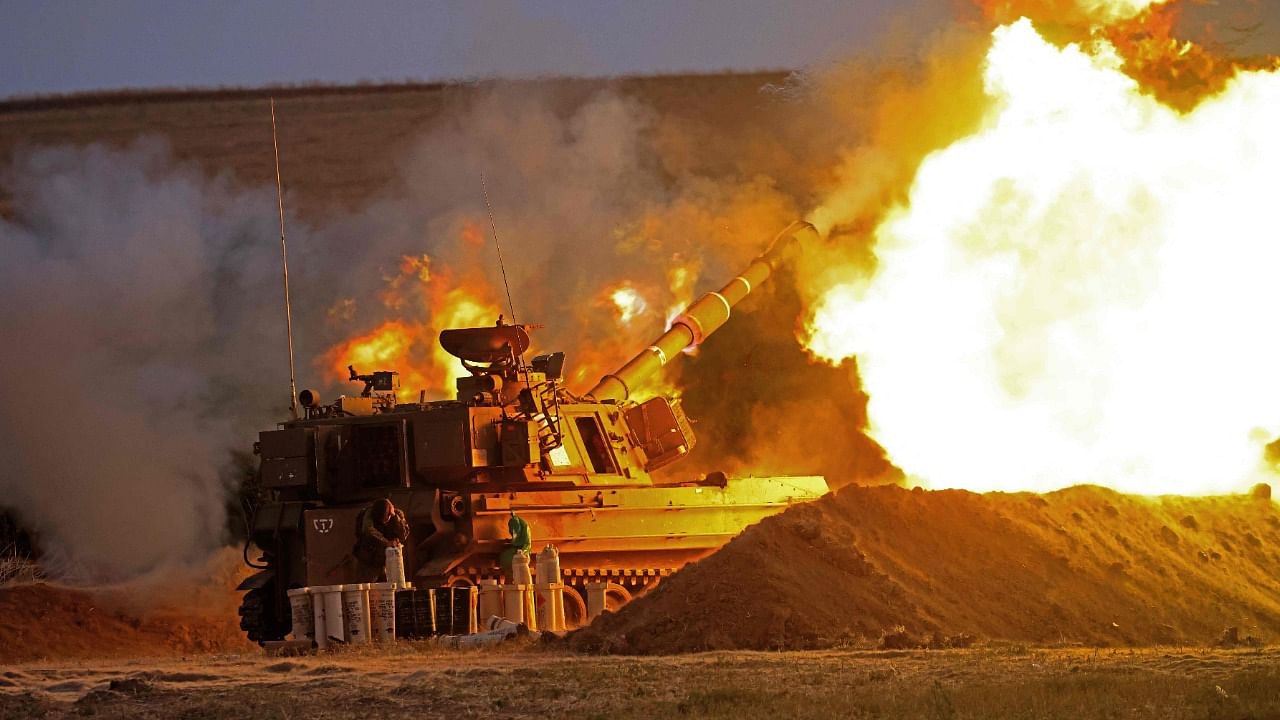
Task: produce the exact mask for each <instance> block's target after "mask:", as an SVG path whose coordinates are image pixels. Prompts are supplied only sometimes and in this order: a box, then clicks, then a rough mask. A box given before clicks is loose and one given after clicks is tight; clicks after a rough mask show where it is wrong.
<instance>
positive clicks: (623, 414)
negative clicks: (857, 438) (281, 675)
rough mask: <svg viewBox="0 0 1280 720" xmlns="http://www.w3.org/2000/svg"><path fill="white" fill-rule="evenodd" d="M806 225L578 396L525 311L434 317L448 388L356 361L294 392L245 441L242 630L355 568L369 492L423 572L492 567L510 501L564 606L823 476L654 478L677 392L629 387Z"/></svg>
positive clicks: (702, 326)
mask: <svg viewBox="0 0 1280 720" xmlns="http://www.w3.org/2000/svg"><path fill="white" fill-rule="evenodd" d="M813 236H816V233H815V232H814V230H813V228H812V226H810V225H808V224H807V223H795V224H793V225H792V226H791V227H789V228H787V229H786V230H785V231H783V233H782V234H780V235H779V236H778V237H777V239H775V240H774V242H773V244H772V245H771V246H770V248H769V249H768V250H767V251H766V252H765V253H763V254H762V255H761V256H760V257H758V258H756V259H755V260H754V261H752V263H751V264H750V265H749V266H748V267H747V269H746V270H745V271H744V272H743V273H742V274H741V275H739V276H738V277H735V278H734V279H733V280H731V281H730V282H729V283H728V284H726V285H725V286H724V287H722V288H721V289H720V290H718V291H716V292H711V293H708V294H707V295H705V296H703V297H702V298H701V299H699V300H698V301H696V302H694V303H693V304H692V305H690V306H689V307H688V308H687V309H686V310H685V311H684V312H683V313H682V314H681V315H680V316H678V317H677V318H676V320H674V321H673V322H672V325H671V328H670V329H669V330H667V332H665V333H663V334H662V335H661V336H660V337H658V338H657V339H656V340H655V341H654V342H653V343H652V344H651V345H649V346H648V347H646V348H645V349H644V350H642V351H641V352H640V353H639V354H637V355H636V356H635V357H634V358H632V359H631V360H630V361H629V362H627V363H626V364H625V365H623V366H622V367H621V368H619V369H618V370H617V371H615V372H613V373H610V374H608V375H606V376H604V377H603V378H601V380H600V382H599V383H597V384H596V386H595V387H593V388H592V389H591V390H589V391H588V392H587V393H586V394H585V395H582V396H578V395H575V394H573V393H572V392H570V391H569V390H568V389H566V388H564V387H563V386H562V384H561V377H562V375H563V366H564V359H565V358H564V355H563V353H550V354H545V355H539V356H537V357H534V358H532V359H531V360H530V362H529V363H528V364H525V363H524V361H523V359H524V356H525V353H526V351H527V350H528V348H529V336H528V333H527V331H526V328H525V327H524V326H521V325H503V324H499V325H495V326H491V327H480V328H459V329H451V330H445V331H443V332H442V333H441V334H440V344H441V346H442V347H443V348H444V349H445V350H446V351H448V352H449V353H450V354H452V355H454V356H455V357H457V358H458V359H459V360H460V361H461V363H462V365H463V366H464V367H465V368H466V369H467V370H468V372H469V375H468V376H466V377H463V378H460V379H459V380H458V381H457V395H456V397H455V398H454V399H452V400H439V401H431V402H427V401H420V402H410V403H403V402H398V401H397V398H396V394H395V390H396V387H395V381H396V375H395V373H394V372H391V371H378V372H374V373H372V374H369V375H359V374H357V372H356V370H355V369H354V368H353V369H351V375H352V378H353V379H356V380H359V381H361V382H364V383H365V386H364V389H363V391H362V392H361V394H360V396H359V397H340V398H338V399H337V401H335V402H334V403H332V404H328V405H325V404H322V403H321V402H320V401H319V399H318V396H317V395H316V393H314V392H313V391H309V390H304V391H303V392H301V393H299V402H300V405H301V406H302V407H303V409H304V411H305V414H304V417H302V418H301V419H298V420H290V421H287V422H283V423H281V424H280V425H279V427H278V429H276V430H269V431H264V432H262V433H260V434H259V441H258V443H256V445H255V451H256V452H257V454H258V455H259V457H260V459H261V462H260V466H259V473H258V479H259V484H260V487H261V488H262V490H263V492H264V494H265V495H266V499H265V500H264V501H262V502H260V503H259V504H258V505H257V507H256V508H255V511H254V513H253V519H252V523H251V532H250V540H251V541H252V543H253V545H255V546H256V547H257V548H258V549H259V550H260V551H261V557H260V558H259V560H258V563H257V564H255V567H258V568H259V569H260V572H258V573H257V574H255V575H253V576H252V577H250V578H249V579H248V580H246V581H245V582H244V583H243V584H242V585H241V588H242V589H244V590H246V591H247V593H246V595H245V601H244V604H243V605H242V607H241V611H240V614H241V626H242V627H243V628H244V629H245V630H246V631H247V632H248V634H249V637H250V638H251V639H254V640H259V641H265V640H273V639H279V638H282V637H283V636H284V635H285V634H287V633H288V632H289V630H290V627H289V624H290V620H289V612H288V609H289V605H288V602H287V597H286V595H285V593H286V591H287V590H289V589H291V588H296V587H303V586H316V585H337V584H343V583H348V582H359V581H362V580H363V579H364V578H362V576H361V573H362V570H361V568H360V567H359V566H358V563H357V561H356V559H355V556H354V554H353V549H354V546H355V542H356V533H357V519H358V517H359V515H360V513H361V511H362V510H364V509H365V508H367V507H368V506H369V505H370V504H371V503H372V502H373V501H374V500H376V499H378V498H381V497H387V498H389V499H390V500H391V501H392V502H393V503H394V504H395V506H396V507H397V508H400V509H401V510H403V511H404V512H405V514H406V517H407V519H408V522H409V525H410V528H411V532H410V537H409V541H408V542H407V543H406V544H405V549H404V556H405V557H404V560H405V567H406V571H407V574H408V575H409V579H410V580H411V581H412V582H415V583H416V584H418V585H419V586H423V587H430V586H433V585H444V584H452V585H457V584H466V583H474V582H477V581H478V580H480V579H482V578H497V577H499V576H500V573H501V571H500V569H499V563H498V555H499V553H500V552H501V551H502V549H503V547H504V545H505V544H506V542H507V520H508V518H509V517H510V514H511V513H513V512H515V513H517V514H519V515H520V517H522V518H524V519H525V520H526V521H527V522H528V524H529V527H530V529H531V531H532V536H533V540H534V545H535V548H540V547H542V545H543V544H545V543H551V544H554V545H555V546H556V547H557V548H559V551H560V565H561V571H562V573H563V576H562V577H561V578H559V580H561V581H562V582H564V583H565V585H566V597H567V601H566V607H567V609H568V612H569V614H570V615H571V616H572V615H575V614H576V615H577V616H578V617H579V618H581V617H583V616H584V615H585V603H583V602H582V598H583V592H582V591H583V588H584V586H585V584H586V583H588V582H593V581H597V582H599V581H603V582H606V583H608V587H609V592H610V597H611V599H612V602H614V603H621V602H625V601H626V600H628V599H629V598H630V597H631V596H632V594H634V593H636V592H638V591H642V590H643V589H645V588H646V587H648V586H650V585H652V584H653V583H655V582H657V581H658V580H660V579H661V578H662V577H665V576H666V575H668V574H670V573H671V572H673V571H675V570H676V569H677V568H679V567H680V566H682V565H684V564H685V563H687V562H690V561H692V560H695V559H697V558H699V557H702V556H704V555H706V554H708V553H710V552H712V551H714V550H715V549H716V548H718V547H720V546H721V545H722V544H724V543H725V542H727V541H728V540H729V539H730V538H732V537H733V536H734V535H736V534H737V533H738V532H740V531H741V530H742V529H743V528H745V527H746V526H747V525H750V524H752V523H754V522H757V521H758V520H760V519H762V518H764V517H766V516H768V515H771V514H774V513H777V512H779V511H781V510H783V509H785V508H786V507H787V506H788V505H790V504H792V503H795V502H800V501H805V500H810V499H813V498H816V497H818V496H820V495H821V494H823V493H825V492H826V490H827V486H826V482H825V480H824V479H823V478H821V477H778V478H753V477H748V478H731V477H727V476H726V475H724V474H723V473H711V474H709V475H707V476H705V477H702V478H690V479H689V480H687V481H683V482H676V483H659V482H656V481H655V480H654V478H653V477H652V476H651V474H650V473H651V472H652V471H654V470H656V469H658V468H660V467H663V466H665V465H668V464H670V463H672V462H674V461H676V460H679V459H680V458H682V457H684V456H685V455H687V454H688V452H689V450H690V449H692V447H693V445H694V442H695V438H694V434H693V431H692V428H691V426H690V423H689V421H688V419H687V418H686V417H685V414H684V412H683V410H682V409H681V407H680V403H679V401H677V400H672V399H669V398H665V397H655V398H651V399H649V400H647V401H644V402H635V401H634V400H633V396H634V394H635V391H636V389H637V387H638V385H639V383H641V382H642V381H643V380H644V379H645V378H646V377H649V376H651V375H653V374H655V373H657V372H658V371H660V370H661V369H662V367H663V366H664V365H665V364H666V363H668V362H671V361H672V360H673V359H674V358H676V357H677V356H678V355H679V353H680V352H681V351H683V350H685V349H687V348H689V347H692V346H695V345H697V344H699V343H701V342H702V341H703V340H704V339H706V337H707V336H708V335H710V334H711V333H713V332H715V330H716V329H717V328H719V327H720V326H721V325H723V324H724V322H725V321H726V320H727V319H728V318H729V315H730V313H731V311H732V308H733V306H734V305H736V304H737V303H738V302H739V301H740V300H742V299H743V298H744V297H746V295H747V294H749V293H750V292H751V291H752V290H753V289H754V288H757V287H759V286H760V284H761V283H763V282H764V281H765V280H766V279H767V278H768V277H769V276H770V275H771V274H772V273H773V272H774V271H775V270H776V269H777V268H778V267H779V265H780V264H781V263H783V262H785V260H786V259H787V258H788V257H789V256H790V255H791V253H793V252H795V251H796V250H797V249H798V246H799V245H800V244H801V243H802V242H803V241H804V240H805V239H806V238H809V237H813ZM246 550H248V546H247V547H246ZM246 557H247V553H246ZM538 580H539V582H545V581H552V580H554V579H552V578H547V579H542V578H539V579H538ZM575 611H576V612H575Z"/></svg>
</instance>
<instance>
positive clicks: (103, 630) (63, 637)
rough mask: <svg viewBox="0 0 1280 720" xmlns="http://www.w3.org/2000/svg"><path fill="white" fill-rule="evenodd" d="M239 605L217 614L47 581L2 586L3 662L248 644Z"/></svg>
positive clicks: (175, 651)
mask: <svg viewBox="0 0 1280 720" xmlns="http://www.w3.org/2000/svg"><path fill="white" fill-rule="evenodd" d="M237 619H238V618H237V617H236V614H235V610H234V608H232V609H231V613H230V615H227V616H222V617H218V616H216V615H213V614H211V613H208V612H191V613H187V612H181V611H178V610H174V609H166V610H151V611H147V612H133V611H130V610H126V609H123V608H121V607H118V606H115V605H114V603H112V602H111V600H110V599H109V598H106V597H104V596H103V595H101V594H95V593H90V592H86V591H84V590H76V589H73V588H67V587H60V586H57V585H50V584H45V583H38V584H34V585H19V586H13V587H6V588H0V663H15V662H28V661H32V660H40V659H73V658H75V659H79V658H99V657H148V656H157V655H180V654H188V653H219V652H238V651H243V650H248V649H250V648H251V647H252V646H251V645H250V644H249V642H248V641H247V640H245V638H244V636H243V634H242V633H241V632H240V629H239V627H237V625H236V621H237Z"/></svg>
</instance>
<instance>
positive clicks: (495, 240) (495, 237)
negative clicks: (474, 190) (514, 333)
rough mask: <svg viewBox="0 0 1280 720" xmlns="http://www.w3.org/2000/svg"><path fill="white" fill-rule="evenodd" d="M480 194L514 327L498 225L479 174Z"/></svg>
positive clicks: (481, 175) (514, 307)
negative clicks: (487, 215)
mask: <svg viewBox="0 0 1280 720" xmlns="http://www.w3.org/2000/svg"><path fill="white" fill-rule="evenodd" d="M480 192H481V193H484V209H485V210H486V211H487V212H488V213H489V227H490V228H491V229H492V230H493V246H494V247H495V248H497V249H498V269H499V270H501V271H502V287H503V289H505V290H506V291H507V309H508V310H509V311H510V312H511V324H512V325H515V324H516V323H517V320H516V304H515V303H513V302H511V286H510V285H508V284H507V266H506V265H505V264H504V263H503V262H502V245H500V244H498V224H497V223H496V222H494V221H493V206H492V205H490V204H489V188H488V187H486V186H485V184H484V173H480Z"/></svg>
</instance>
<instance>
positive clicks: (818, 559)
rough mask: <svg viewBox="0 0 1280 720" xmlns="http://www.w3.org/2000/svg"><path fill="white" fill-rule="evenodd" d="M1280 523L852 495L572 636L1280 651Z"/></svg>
mask: <svg viewBox="0 0 1280 720" xmlns="http://www.w3.org/2000/svg"><path fill="white" fill-rule="evenodd" d="M1277 551H1280V512H1277V508H1276V505H1275V504H1274V503H1272V502H1271V501H1269V500H1263V499H1255V498H1250V497H1242V496H1232V497H1209V498H1184V497H1166V498H1143V497H1135V496H1126V495H1121V494H1119V493H1116V492H1113V491H1110V490H1106V489H1103V488H1098V487H1075V488H1069V489H1067V490H1062V491H1059V492H1055V493H1050V494H1048V495H1035V494H1030V493H1019V494H1005V493H991V494H985V495H979V494H975V493H971V492H965V491H958V490H948V491H936V492H927V491H921V490H905V489H903V488H900V487H895V486H882V487H856V486H851V487H846V488H844V489H842V490H840V491H838V492H836V493H833V494H831V495H828V496H826V497H824V498H823V499H821V500H819V501H817V502H814V503H810V504H808V505H803V506H799V507H795V508H792V509H791V510H789V511H787V512H785V513H783V514H781V515H778V516H775V517H772V518H769V519H766V520H764V521H763V522H761V523H760V524H758V525H756V526H754V527H751V528H749V529H748V530H747V531H746V532H744V533H743V534H742V535H740V536H738V537H737V538H735V539H734V540H733V541H731V542H730V543H729V544H728V545H726V546H725V547H724V548H722V549H721V550H720V551H719V552H717V553H715V554H713V555H711V556H709V557H707V558H705V559H703V560H701V561H699V562H697V563H694V564H692V565H689V566H687V567H686V568H684V569H683V570H681V571H680V572H679V573H677V574H676V575H674V576H672V577H671V578H668V579H667V580H665V581H664V582H663V583H662V584H661V585H660V586H659V587H658V588H656V589H655V590H654V591H653V592H651V593H650V594H649V595H647V596H646V597H642V598H639V599H637V600H636V601H634V602H632V603H631V604H629V605H627V606H626V607H625V608H623V609H622V610H621V611H620V612H618V613H609V614H606V615H604V616H603V617H601V618H599V619H598V620H597V621H596V622H595V623H593V624H592V625H591V626H590V627H588V628H585V629H584V630H582V631H579V632H577V633H574V634H573V635H571V636H570V638H569V642H570V644H571V646H573V647H575V648H577V649H583V650H589V651H606V652H623V653H668V652H686V651H697V650H708V649H783V648H785V649H801V648H819V647H829V646H832V645H835V644H839V643H841V642H845V641H849V640H853V639H858V638H869V639H875V638H878V637H880V636H881V634H882V633H883V632H885V631H888V630H891V629H893V628H895V627H897V626H901V627H902V629H903V630H904V631H905V632H906V633H908V634H909V635H914V636H931V635H934V634H935V633H936V634H938V635H939V636H942V635H958V634H961V633H971V634H976V635H978V636H979V637H983V638H987V639H1006V640H1015V641H1029V642H1038V643H1058V642H1082V643H1086V644H1096V645H1144V644H1161V643H1174V642H1192V643H1196V644H1205V643H1209V642H1211V641H1212V640H1213V639H1214V638H1217V637H1219V636H1220V635H1221V633H1222V631H1223V628H1225V627H1228V626H1232V627H1239V628H1240V631H1241V632H1242V633H1247V634H1249V635H1254V636H1258V637H1260V638H1262V639H1264V640H1265V639H1273V638H1275V637H1276V636H1277V635H1280V576H1278V574H1277V572H1276V571H1277V569H1280V554H1278V552H1277Z"/></svg>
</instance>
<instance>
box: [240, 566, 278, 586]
mask: <svg viewBox="0 0 1280 720" xmlns="http://www.w3.org/2000/svg"><path fill="white" fill-rule="evenodd" d="M275 576H276V571H275V570H274V569H270V570H262V571H261V572H256V573H254V574H252V575H250V576H249V577H247V578H245V579H244V580H242V581H240V584H239V585H238V586H236V590H237V591H239V590H260V589H262V588H264V587H266V586H267V583H269V582H271V580H272V579H273V578H274V577H275Z"/></svg>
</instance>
